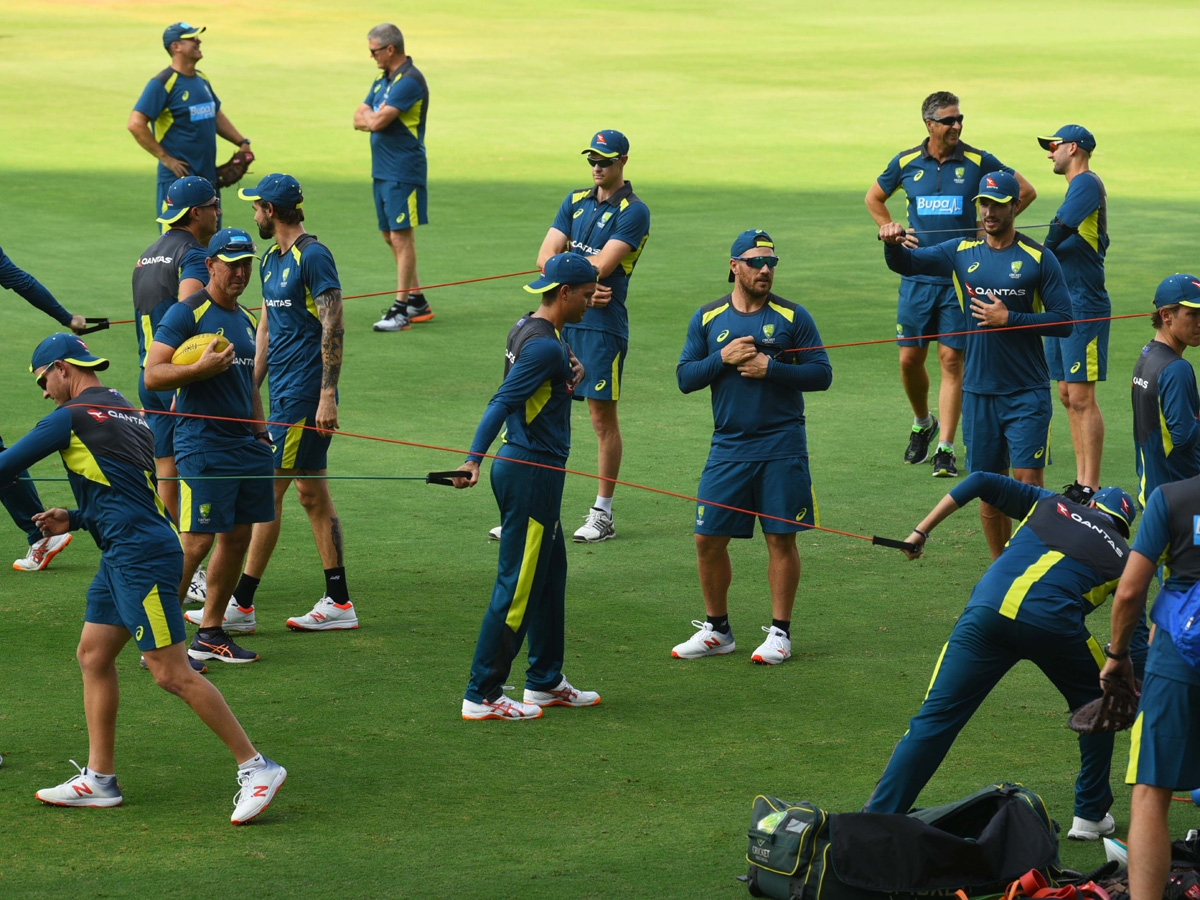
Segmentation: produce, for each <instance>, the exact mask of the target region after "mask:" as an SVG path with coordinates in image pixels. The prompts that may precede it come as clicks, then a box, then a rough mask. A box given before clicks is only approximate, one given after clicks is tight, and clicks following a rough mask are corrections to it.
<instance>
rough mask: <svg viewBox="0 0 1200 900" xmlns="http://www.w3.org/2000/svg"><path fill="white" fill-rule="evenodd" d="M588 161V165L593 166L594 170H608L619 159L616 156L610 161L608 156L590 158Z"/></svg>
mask: <svg viewBox="0 0 1200 900" xmlns="http://www.w3.org/2000/svg"><path fill="white" fill-rule="evenodd" d="M587 161H588V165H589V166H592V167H593V168H596V169H607V168H608V167H609V166H611V165H612V164H613V163H615V162H616V161H617V157H615V156H614V157H612V158H611V159H610V158H609V157H607V156H589V157H588V158H587Z"/></svg>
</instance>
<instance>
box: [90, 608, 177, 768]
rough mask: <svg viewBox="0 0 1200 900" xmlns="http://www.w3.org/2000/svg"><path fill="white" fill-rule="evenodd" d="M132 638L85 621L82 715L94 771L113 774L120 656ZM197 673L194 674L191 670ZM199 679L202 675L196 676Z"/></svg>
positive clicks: (117, 629) (122, 631)
mask: <svg viewBox="0 0 1200 900" xmlns="http://www.w3.org/2000/svg"><path fill="white" fill-rule="evenodd" d="M129 637H130V634H129V631H128V630H127V629H125V628H122V627H119V626H117V625H99V624H97V623H95V622H84V623H83V632H82V634H81V635H80V637H79V649H78V650H77V651H76V656H77V657H78V659H79V669H80V671H81V672H82V673H83V714H84V717H85V718H86V719H87V729H88V763H87V767H88V769H89V770H90V771H92V772H100V773H104V774H110V775H111V774H112V773H113V772H114V771H115V769H114V768H113V756H114V752H115V746H116V734H117V706H118V703H119V700H120V694H121V689H120V687H119V685H118V683H117V667H116V659H117V655H118V654H119V653H120V652H121V648H122V647H124V646H125V644H126V642H128V640H129ZM192 674H195V673H192ZM196 677H197V678H199V677H200V676H199V675H197V676H196Z"/></svg>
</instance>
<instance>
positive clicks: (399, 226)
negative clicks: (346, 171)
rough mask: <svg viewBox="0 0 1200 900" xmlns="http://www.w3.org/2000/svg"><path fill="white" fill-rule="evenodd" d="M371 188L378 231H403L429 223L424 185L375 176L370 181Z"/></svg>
mask: <svg viewBox="0 0 1200 900" xmlns="http://www.w3.org/2000/svg"><path fill="white" fill-rule="evenodd" d="M372 190H373V191H374V193H375V215H376V217H377V218H378V219H379V230H380V231H405V230H406V229H409V228H416V227H417V226H418V225H428V224H429V215H428V213H427V211H426V208H425V207H426V197H425V185H423V184H407V183H406V182H403V181H384V180H383V179H382V178H376V179H374V180H373V182H372Z"/></svg>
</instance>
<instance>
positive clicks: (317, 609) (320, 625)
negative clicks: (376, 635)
mask: <svg viewBox="0 0 1200 900" xmlns="http://www.w3.org/2000/svg"><path fill="white" fill-rule="evenodd" d="M287 627H288V628H290V629H292V631H344V630H348V629H351V628H357V627H358V616H357V615H356V614H355V612H354V604H353V603H347V604H345V605H344V606H343V605H342V604H340V603H334V602H333V598H331V597H322V598H321V599H320V600H318V601H317V605H316V606H314V607H313V608H312V611H311V612H308V613H306V614H305V615H303V616H300V617H299V618H295V619H288V620H287Z"/></svg>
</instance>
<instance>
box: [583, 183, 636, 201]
mask: <svg viewBox="0 0 1200 900" xmlns="http://www.w3.org/2000/svg"><path fill="white" fill-rule="evenodd" d="M598 190H600V187H599V185H596V186H594V187H593V188H592V189H591V190H590V191H588V192H587V193H586V194H584V195H583V196H584V197H586V198H587V199H588V200H595V199H596V191H598ZM632 195H633V182H632V181H627V182H625V183H624V184H623V185H621V186H620V187H619V188H617V189H616V190H615V191H614V192H613V194H612V196H610V197H609V198H608V199H607V200H605V201H604V202H605V203H607V204H608V205H609V206H620V205H621V201H622V200H625V199H627V198H628V197H630V196H632Z"/></svg>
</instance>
